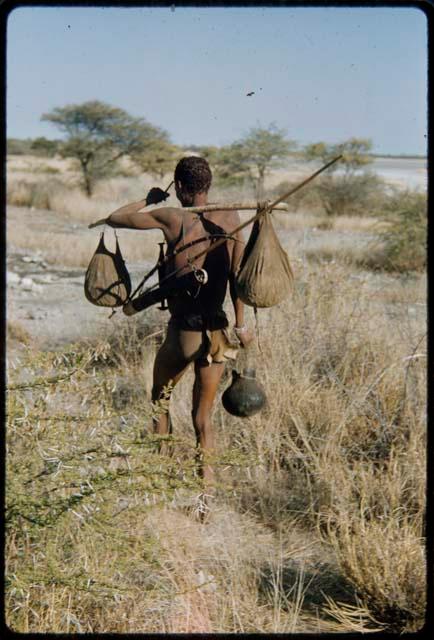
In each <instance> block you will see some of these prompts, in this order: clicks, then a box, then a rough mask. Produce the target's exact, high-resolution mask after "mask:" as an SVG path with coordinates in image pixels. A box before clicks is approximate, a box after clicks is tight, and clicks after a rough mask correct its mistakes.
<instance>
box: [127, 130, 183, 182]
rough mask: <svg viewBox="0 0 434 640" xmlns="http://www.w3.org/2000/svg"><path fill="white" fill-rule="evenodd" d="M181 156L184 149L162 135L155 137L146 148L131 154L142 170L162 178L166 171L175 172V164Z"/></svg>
mask: <svg viewBox="0 0 434 640" xmlns="http://www.w3.org/2000/svg"><path fill="white" fill-rule="evenodd" d="M181 156H182V150H181V149H180V148H179V147H177V146H176V145H174V144H171V143H170V142H169V141H168V140H167V139H165V138H162V137H159V138H155V139H154V140H153V141H150V142H149V144H147V145H146V148H145V149H143V150H141V151H138V152H133V153H132V154H131V157H132V159H133V160H134V162H136V163H137V164H138V165H139V167H140V168H141V169H142V171H144V172H145V173H150V174H151V175H152V176H155V177H157V178H160V179H162V178H164V176H165V175H166V173H169V172H173V167H174V164H175V163H176V161H177V160H179V159H180V158H181Z"/></svg>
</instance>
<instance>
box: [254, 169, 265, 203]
mask: <svg viewBox="0 0 434 640" xmlns="http://www.w3.org/2000/svg"><path fill="white" fill-rule="evenodd" d="M264 178H265V169H259V176H258V179H257V182H256V199H257V200H258V201H259V200H263V199H264Z"/></svg>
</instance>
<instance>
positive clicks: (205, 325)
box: [165, 313, 238, 364]
mask: <svg viewBox="0 0 434 640" xmlns="http://www.w3.org/2000/svg"><path fill="white" fill-rule="evenodd" d="M222 324H223V325H225V326H221V325H222ZM227 324H228V322H227V318H226V315H224V313H223V315H221V314H220V315H218V316H213V317H207V318H206V319H205V318H204V317H200V316H183V317H172V318H171V319H170V321H169V325H168V329H167V336H166V340H165V346H166V349H167V350H168V352H170V351H172V352H175V351H176V352H177V353H178V354H181V355H182V357H183V358H184V360H185V361H186V362H192V361H199V362H203V363H206V364H212V363H213V362H216V363H221V362H225V361H226V360H235V358H236V357H237V353H238V345H236V344H234V343H233V342H231V340H230V338H229V334H228V332H227V328H226V327H227Z"/></svg>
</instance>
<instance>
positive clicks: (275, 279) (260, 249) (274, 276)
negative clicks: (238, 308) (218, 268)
mask: <svg viewBox="0 0 434 640" xmlns="http://www.w3.org/2000/svg"><path fill="white" fill-rule="evenodd" d="M293 280H294V275H293V273H292V269H291V265H290V264H289V258H288V255H287V254H286V251H285V250H284V249H283V248H282V246H281V244H280V242H279V239H278V237H277V235H276V232H275V230H274V227H273V224H272V222H271V214H269V213H266V214H264V215H262V216H261V217H260V218H259V219H258V220H256V221H255V223H254V225H253V228H252V231H251V233H250V238H249V241H248V243H247V245H246V248H245V249H244V254H243V257H242V259H241V263H240V266H239V268H238V271H237V274H236V276H235V289H236V292H237V295H238V297H239V298H240V299H241V300H242V301H243V302H244V303H245V304H247V305H249V306H250V307H259V308H260V307H273V306H274V305H276V304H279V302H281V301H282V300H283V299H284V298H286V297H287V296H288V295H289V293H290V292H291V289H292V283H293Z"/></svg>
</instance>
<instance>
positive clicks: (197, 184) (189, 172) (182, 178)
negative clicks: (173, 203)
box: [175, 156, 212, 207]
mask: <svg viewBox="0 0 434 640" xmlns="http://www.w3.org/2000/svg"><path fill="white" fill-rule="evenodd" d="M211 181H212V173H211V169H210V168H209V164H208V162H207V161H206V160H205V159H204V158H198V157H196V156H189V157H188V158H182V159H181V160H180V161H179V162H178V164H177V165H176V169H175V188H176V195H177V197H178V199H179V200H180V202H181V204H182V205H183V206H185V207H188V206H191V205H192V204H193V200H194V196H195V195H197V194H198V193H205V194H206V193H207V192H208V190H209V188H210V186H211Z"/></svg>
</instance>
